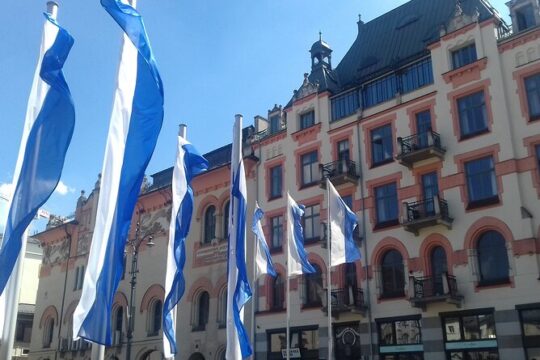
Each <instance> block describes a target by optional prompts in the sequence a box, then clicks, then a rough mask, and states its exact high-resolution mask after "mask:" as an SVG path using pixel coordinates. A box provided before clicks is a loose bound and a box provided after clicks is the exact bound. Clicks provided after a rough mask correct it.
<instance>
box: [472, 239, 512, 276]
mask: <svg viewBox="0 0 540 360" xmlns="http://www.w3.org/2000/svg"><path fill="white" fill-rule="evenodd" d="M476 253H477V257H478V275H479V285H493V284H501V283H507V282H508V281H509V276H508V273H509V265H508V252H507V250H506V241H505V239H504V237H503V236H502V235H501V234H500V233H499V232H497V231H493V230H491V231H487V232H485V233H483V234H482V235H480V237H479V238H478V242H477V244H476Z"/></svg>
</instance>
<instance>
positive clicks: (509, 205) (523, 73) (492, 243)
mask: <svg viewBox="0 0 540 360" xmlns="http://www.w3.org/2000/svg"><path fill="white" fill-rule="evenodd" d="M507 5H508V6H509V11H510V14H511V18H512V25H511V27H509V26H507V25H506V24H505V23H504V22H503V21H502V20H501V18H500V16H499V15H498V13H497V11H496V10H495V9H494V8H493V7H491V6H490V5H489V3H488V2H486V1H484V0H463V1H448V0H412V1H410V2H408V3H406V4H404V5H402V6H400V7H398V8H396V9H394V10H392V11H390V12H388V13H386V14H384V15H382V16H380V17H378V18H376V19H374V20H371V21H370V22H367V23H363V22H362V21H361V20H360V21H359V22H358V36H357V39H356V40H355V42H354V43H353V44H352V46H351V48H350V49H349V51H348V52H347V54H346V55H345V56H344V58H343V59H342V60H341V61H340V62H339V64H338V65H337V66H336V67H333V66H332V49H331V48H330V46H329V45H328V44H327V43H326V42H324V41H323V40H322V39H319V41H317V42H315V43H314V44H313V46H312V48H311V62H312V64H311V72H310V73H309V74H305V77H304V81H303V83H302V85H301V86H300V88H299V89H297V90H296V91H295V92H294V95H293V97H292V99H291V100H290V101H289V102H288V103H287V104H286V105H285V106H283V107H282V106H277V105H276V106H274V108H273V109H271V110H269V111H268V115H267V116H265V117H262V116H257V117H255V120H254V124H253V127H248V128H246V129H245V131H244V135H245V139H246V143H245V146H244V155H245V164H246V172H247V178H248V203H249V207H250V208H249V212H250V213H252V212H253V207H254V204H255V201H257V202H258V203H259V205H260V206H261V208H262V209H263V210H264V211H265V219H264V222H263V229H264V232H265V235H266V239H267V241H268V244H269V247H270V250H271V253H272V255H273V259H274V262H275V264H276V267H277V271H278V273H279V276H278V277H277V278H275V279H274V278H270V277H265V278H260V279H258V280H256V281H255V282H254V287H253V288H254V299H253V301H252V302H251V303H250V304H249V306H248V307H247V308H246V324H247V327H248V329H249V330H250V333H251V334H252V335H251V336H252V338H253V340H254V341H253V342H254V347H255V354H256V358H257V359H281V358H283V352H282V350H283V348H284V345H285V343H286V335H285V323H286V318H285V317H286V310H285V309H286V308H287V306H290V310H291V314H292V317H291V345H292V347H293V348H294V349H295V354H299V356H301V358H303V359H327V358H328V339H329V336H332V338H333V342H334V355H335V356H334V357H335V358H336V359H380V360H390V359H415V360H416V359H430V360H431V359H434V360H438V359H441V360H442V359H452V360H454V359H490V360H491V359H509V358H512V359H527V360H532V359H539V358H540V298H539V295H538V294H539V293H540V292H539V291H540V282H539V274H540V256H539V254H540V240H539V238H540V220H539V218H540V202H539V201H538V200H539V198H540V121H539V120H540V40H539V37H540V10H539V3H538V1H537V0H514V1H510V2H508V4H507ZM206 157H207V158H208V160H209V161H210V164H211V168H210V170H209V171H208V172H207V173H205V174H203V175H200V176H198V177H197V178H195V180H194V184H193V186H194V193H195V207H194V214H193V220H192V224H191V232H190V237H189V240H188V243H187V255H188V257H187V262H186V272H185V274H186V292H185V294H184V297H183V299H182V300H181V302H180V305H179V315H178V328H177V334H178V336H177V337H178V339H177V340H178V343H179V349H180V351H181V353H180V355H179V356H178V358H179V359H223V358H224V349H225V348H224V346H225V336H226V335H225V304H226V297H227V296H226V272H227V265H226V251H227V242H226V228H227V226H226V224H227V222H228V219H227V216H228V215H227V214H228V201H229V199H228V198H229V191H230V169H229V167H228V162H229V159H230V145H228V146H225V147H223V148H220V149H217V150H215V151H213V152H210V153H208V154H206ZM326 177H328V178H329V179H330V180H331V181H332V182H333V183H334V185H336V187H337V189H338V191H339V193H340V194H341V196H342V197H343V198H344V200H345V201H346V202H347V203H348V204H349V205H350V207H351V208H352V209H353V211H354V212H355V213H356V214H357V215H358V218H359V224H360V225H359V229H358V231H357V232H356V233H355V239H356V241H357V244H358V246H359V247H360V249H361V252H362V259H361V260H360V261H358V262H356V263H354V264H347V265H343V266H338V267H335V268H333V269H332V271H331V274H328V273H327V271H326V269H327V259H328V257H327V248H326V241H327V240H326V221H327V218H328V214H327V206H326V190H325V189H324V185H323V181H322V180H324V179H325V178H326ZM153 178H154V182H153V184H152V186H150V187H149V188H148V189H143V190H144V191H143V192H142V193H141V196H140V199H139V202H138V205H137V210H136V212H135V214H134V218H133V222H132V223H133V226H132V227H133V229H132V234H131V235H130V239H136V238H138V239H143V238H144V237H147V236H150V235H152V236H153V242H154V243H155V246H153V247H152V248H149V247H147V246H146V245H145V244H143V245H142V246H141V248H140V254H139V255H140V256H139V269H140V272H139V274H138V275H139V276H138V281H137V284H136V291H135V296H134V298H135V300H134V302H133V305H132V306H135V317H134V319H135V332H134V334H133V351H132V354H133V356H132V358H133V359H137V360H138V359H145V358H149V357H150V358H151V356H156V357H157V358H159V356H160V351H161V350H160V349H161V330H160V329H159V321H157V320H159V317H160V315H159V314H160V310H161V305H162V301H163V285H162V284H163V283H164V269H165V264H164V259H165V258H166V257H165V251H166V241H167V236H166V231H167V229H168V222H169V219H168V217H169V214H170V181H171V178H172V170H171V169H167V170H164V171H162V172H161V173H158V174H155V175H154V176H153ZM98 192H99V189H97V188H96V189H95V190H94V192H92V194H91V195H90V196H89V197H88V198H85V197H82V198H81V200H80V201H79V204H78V205H77V213H76V221H77V224H75V223H68V224H64V225H62V226H60V227H56V228H52V229H50V230H48V231H46V232H45V233H43V234H40V235H39V236H38V238H39V239H40V240H41V241H42V243H43V244H44V249H45V250H46V251H45V252H46V254H47V253H49V254H64V255H62V256H61V255H58V256H56V255H50V256H45V257H44V260H43V265H42V269H41V279H40V288H39V291H38V302H37V305H36V319H41V320H40V321H36V322H34V324H35V325H34V332H33V337H32V338H33V339H38V340H36V341H33V343H32V349H31V354H32V356H34V358H35V359H52V358H55V356H57V357H60V356H62V357H63V358H88V357H89V352H88V351H83V350H82V345H78V346H80V347H79V349H78V350H75V351H71V350H70V351H68V350H66V351H62V349H70V348H69V346H70V345H69V340H66V341H67V342H68V343H66V344H67V345H66V347H63V338H64V337H66V335H65V334H67V331H68V330H69V321H70V320H69V317H70V311H71V312H72V311H73V309H74V306H75V305H74V304H76V301H77V296H78V295H79V296H80V292H79V293H78V292H77V291H78V290H75V288H76V287H77V286H76V284H77V281H78V280H75V279H77V278H78V277H81V281H82V277H83V276H82V275H77V274H83V273H84V264H85V261H86V257H85V254H86V252H87V250H88V246H89V244H88V242H89V239H91V234H90V232H91V229H92V228H93V227H92V224H93V218H94V217H95V213H94V212H93V210H94V209H95V201H97V194H98ZM287 192H289V193H290V194H291V196H292V197H293V198H294V199H295V200H296V201H297V202H298V203H301V204H303V205H305V206H306V213H305V216H304V234H305V238H306V250H307V252H308V255H309V260H310V261H311V262H312V264H314V265H315V267H316V269H317V270H318V271H317V273H316V274H312V275H306V276H299V277H296V278H293V279H291V284H290V288H291V294H290V304H287V303H286V296H285V295H286V294H285V284H286V276H287V274H286V270H285V269H286V252H285V248H286V244H287V239H286V236H285V235H284V229H286V214H285V212H286V194H287ZM137 222H138V223H140V232H139V235H138V236H136V234H135V224H136V223H137ZM68 233H69V234H70V235H69V236H68V235H67V234H68ZM68 239H70V240H68ZM72 239H77V240H73V244H71V245H69V244H70V243H71V242H72ZM84 239H86V240H84ZM79 243H80V244H81V245H79ZM247 243H248V247H247V249H248V250H247V251H248V254H252V252H253V246H252V245H253V241H252V236H251V234H249V232H248V242H247ZM49 249H50V250H49ZM55 249H58V250H55ZM66 254H69V255H66ZM131 254H132V251H130V248H129V247H128V248H127V256H126V264H127V265H128V266H127V268H128V269H127V270H126V278H125V279H124V280H123V281H122V283H121V285H120V289H119V293H118V295H117V299H116V300H115V307H114V309H115V311H114V312H113V317H114V318H113V319H111V322H112V323H113V328H114V329H115V334H118V335H117V337H116V338H115V339H119V340H117V344H118V346H116V347H113V348H110V349H107V356H108V358H111V359H114V358H118V359H123V358H125V346H126V336H127V334H126V329H127V322H126V318H127V317H126V316H125V314H126V309H127V307H128V299H129V292H130V288H129V277H130V276H129V264H130V263H131ZM252 260H253V257H252V256H250V255H248V268H250V269H251V268H252V266H253V261H252ZM81 267H82V270H81ZM60 278H65V279H67V280H65V281H63V282H61V281H59V279H60ZM60 283H61V284H64V287H63V288H62V286H61V284H60ZM328 283H331V288H332V314H331V316H332V324H333V325H332V333H331V334H330V332H329V329H328V325H327V324H328V318H327V316H328V314H327V304H326V289H327V288H328ZM65 284H69V289H68V290H67V291H66V293H67V296H64V297H63V299H64V303H65V304H64V305H61V304H62V300H61V298H62V296H61V295H62V291H64V290H63V289H65V288H66V285H65ZM71 287H73V290H72V289H71ZM51 307H52V308H51ZM61 309H63V310H61ZM252 314H254V316H253V315H252ZM51 322H52V325H51ZM48 329H52V330H53V331H52V332H47V331H48ZM47 334H52V335H51V336H50V337H47ZM115 336H116V335H115ZM42 340H43V341H42ZM49 340H51V341H49ZM47 343H48V346H49V347H48V348H45V347H44V345H47ZM85 349H86V347H85ZM49 350H50V351H49Z"/></svg>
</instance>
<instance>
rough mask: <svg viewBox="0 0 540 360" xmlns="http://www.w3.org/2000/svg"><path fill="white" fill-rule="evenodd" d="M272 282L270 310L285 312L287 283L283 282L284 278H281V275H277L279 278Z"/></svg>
mask: <svg viewBox="0 0 540 360" xmlns="http://www.w3.org/2000/svg"><path fill="white" fill-rule="evenodd" d="M271 281H272V287H271V288H270V292H271V297H270V301H271V302H270V310H274V311H276V310H283V309H284V308H285V307H284V300H285V285H284V284H285V283H284V281H283V277H281V275H280V274H277V276H276V277H275V278H274V279H272V280H271Z"/></svg>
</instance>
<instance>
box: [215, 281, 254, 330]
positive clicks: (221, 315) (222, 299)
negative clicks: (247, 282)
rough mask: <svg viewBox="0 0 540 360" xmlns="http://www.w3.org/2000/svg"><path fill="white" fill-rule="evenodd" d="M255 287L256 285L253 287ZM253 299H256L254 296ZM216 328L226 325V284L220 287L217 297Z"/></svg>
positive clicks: (223, 327)
mask: <svg viewBox="0 0 540 360" xmlns="http://www.w3.org/2000/svg"><path fill="white" fill-rule="evenodd" d="M255 288H256V287H255ZM253 299H254V300H255V299H257V297H256V296H254V297H253ZM217 321H218V328H220V329H225V327H226V326H227V286H226V285H225V286H224V287H223V289H221V291H220V293H219V298H218V311H217Z"/></svg>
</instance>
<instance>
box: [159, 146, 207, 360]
mask: <svg viewBox="0 0 540 360" xmlns="http://www.w3.org/2000/svg"><path fill="white" fill-rule="evenodd" d="M207 169H208V161H206V159H205V158H204V157H202V156H201V155H200V154H199V153H198V152H197V150H196V149H195V148H194V147H193V145H191V144H190V143H189V142H188V141H187V140H186V139H184V138H183V137H182V136H178V149H177V155H176V163H175V165H174V171H173V180H172V209H173V210H172V214H171V223H170V225H169V246H168V247H169V251H168V255H167V273H166V275H165V302H164V305H163V334H164V335H165V336H164V337H163V350H164V354H165V358H171V357H173V356H174V354H176V353H177V347H176V304H177V303H178V302H179V301H180V299H181V298H182V295H184V290H185V287H186V284H185V280H184V273H183V271H184V264H185V263H186V244H185V243H186V238H187V236H188V233H189V225H190V223H191V215H192V213H193V189H192V188H191V180H192V179H193V178H194V177H195V176H197V175H199V174H200V173H202V172H204V171H206V170H207Z"/></svg>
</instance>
